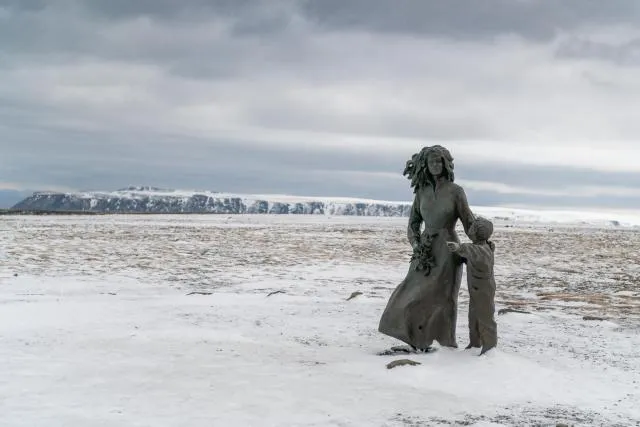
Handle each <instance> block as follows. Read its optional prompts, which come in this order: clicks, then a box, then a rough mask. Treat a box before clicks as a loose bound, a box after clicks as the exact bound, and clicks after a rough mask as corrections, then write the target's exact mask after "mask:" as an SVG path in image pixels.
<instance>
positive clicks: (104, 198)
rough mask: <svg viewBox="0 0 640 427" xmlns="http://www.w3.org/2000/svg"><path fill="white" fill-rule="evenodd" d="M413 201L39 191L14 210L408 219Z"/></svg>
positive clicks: (142, 190) (144, 190)
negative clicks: (402, 217)
mask: <svg viewBox="0 0 640 427" xmlns="http://www.w3.org/2000/svg"><path fill="white" fill-rule="evenodd" d="M410 207H411V204H410V202H387V201H378V200H366V199H348V198H335V197H334V198H314V197H297V196H285V195H242V194H230V193H218V192H210V191H179V190H165V189H160V188H155V187H128V188H124V189H121V190H117V191H112V192H97V191H96V192H94V191H91V192H78V193H55V192H36V193H34V194H33V195H32V196H30V197H28V198H26V199H25V200H23V201H21V202H20V203H18V204H16V205H15V206H14V207H13V209H18V210H29V211H34V210H38V211H66V212H77V211H82V212H100V213H156V214H161V213H212V214H320V215H357V216H408V215H409V209H410Z"/></svg>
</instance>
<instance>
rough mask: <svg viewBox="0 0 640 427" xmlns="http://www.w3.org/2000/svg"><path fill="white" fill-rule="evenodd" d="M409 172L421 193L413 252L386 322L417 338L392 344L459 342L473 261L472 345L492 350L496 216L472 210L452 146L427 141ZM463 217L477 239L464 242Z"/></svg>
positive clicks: (421, 347) (413, 216)
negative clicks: (462, 299) (459, 229)
mask: <svg viewBox="0 0 640 427" xmlns="http://www.w3.org/2000/svg"><path fill="white" fill-rule="evenodd" d="M404 175H406V176H407V177H408V178H409V179H410V180H411V186H412V187H413V188H414V193H415V197H414V201H413V205H412V207H411V213H410V216H409V227H408V238H409V243H410V244H411V247H412V248H413V256H412V257H411V264H410V266H409V271H408V273H407V275H406V277H405V279H404V280H403V281H402V282H401V283H400V285H398V287H397V288H396V289H395V291H394V292H393V294H392V295H391V297H390V298H389V302H388V303H387V307H386V309H385V310H384V313H383V314H382V318H381V319H380V325H379V327H378V330H379V331H380V332H382V333H383V334H385V335H388V336H391V337H393V338H396V339H399V340H400V341H403V342H405V343H406V344H408V345H409V346H410V348H405V347H393V348H392V352H395V351H406V352H428V351H430V350H432V344H433V342H434V341H437V342H438V343H439V344H440V345H441V346H443V347H451V348H457V347H458V344H457V343H456V320H457V313H458V292H459V291H460V283H461V280H462V264H463V263H465V264H466V266H467V282H468V288H469V296H470V301H469V345H468V346H467V347H466V349H471V348H481V352H480V354H481V355H482V354H485V353H486V352H487V351H489V350H491V349H492V348H494V347H495V346H496V344H497V326H496V322H495V320H494V311H495V304H494V296H495V289H496V284H495V280H494V276H493V262H494V261H493V253H494V250H495V246H494V244H493V243H492V242H491V241H489V238H490V237H491V234H492V232H493V224H492V223H491V222H490V221H488V220H486V219H484V218H481V217H475V216H474V215H473V213H472V212H471V209H470V208H469V204H468V203H467V197H466V195H465V192H464V190H463V189H462V187H460V186H459V185H457V184H454V182H453V181H454V173H453V157H452V156H451V153H450V152H449V151H448V150H447V149H446V148H444V147H442V146H439V145H434V146H430V147H424V148H423V149H422V150H421V151H420V152H419V153H416V154H414V155H413V156H412V158H411V159H410V160H409V161H408V162H407V166H406V168H405V171H404ZM458 220H460V221H461V223H462V226H463V227H464V231H465V233H466V234H467V236H468V237H469V239H470V240H471V241H472V243H460V240H459V238H458V235H457V234H456V231H455V226H456V223H457V221H458ZM423 225H424V229H423V230H421V229H422V226H423Z"/></svg>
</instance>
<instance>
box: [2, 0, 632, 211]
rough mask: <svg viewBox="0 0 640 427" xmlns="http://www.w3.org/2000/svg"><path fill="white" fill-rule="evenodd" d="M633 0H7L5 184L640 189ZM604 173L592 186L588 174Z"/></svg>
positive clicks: (337, 190) (592, 193) (475, 196)
mask: <svg viewBox="0 0 640 427" xmlns="http://www.w3.org/2000/svg"><path fill="white" fill-rule="evenodd" d="M639 18H640V5H638V3H637V2H636V1H635V0H628V1H610V2H606V4H605V3H603V2H601V1H595V0H579V1H578V0H568V1H564V2H546V1H541V0H540V1H536V0H517V1H513V0H487V1H483V2H476V1H470V0H467V1H463V0H451V1H448V2H440V1H423V0H412V1H410V0H398V1H397V2H394V4H393V7H390V4H389V2H383V1H380V0H367V1H365V0H350V1H337V0H336V1H334V0H306V1H302V0H301V1H294V0H288V1H266V0H265V1H258V0H225V1H205V0H189V1H183V2H176V1H172V0H153V1H151V0H147V1H141V0H138V1H135V2H132V1H128V0H127V1H125V0H111V1H108V2H105V1H98V0H95V1H91V0H90V1H87V0H85V1H80V0H77V1H72V0H61V1H57V2H48V1H44V0H42V1H32V0H14V1H6V0H4V1H3V0H0V101H1V102H0V152H2V156H0V182H4V183H5V184H3V185H4V187H5V188H30V189H31V188H69V189H87V188H91V189H112V188H116V187H122V186H125V185H128V184H146V185H157V186H165V187H188V188H206V189H212V190H221V191H238V192H263V193H264V192H277V193H293V194H308V195H336V196H359V197H371V198H382V199H400V200H402V199H408V198H410V197H411V193H410V190H409V188H408V185H407V182H406V180H404V178H403V177H402V176H401V175H400V174H401V171H402V169H403V167H404V162H405V160H406V159H407V158H408V157H409V156H410V155H411V154H412V153H413V152H415V151H417V150H419V149H420V147H422V146H424V145H430V144H434V143H438V144H443V145H446V146H447V147H448V148H450V150H451V151H452V152H453V155H454V157H455V158H456V169H457V174H456V175H457V176H458V177H459V178H460V180H461V183H465V188H468V193H469V198H470V199H471V201H472V203H476V204H510V203H511V204H553V205H559V204H570V205H583V206H584V205H593V206H600V205H605V206H609V205H611V204H613V205H615V206H627V207H636V208H637V207H640V197H638V193H637V191H636V190H635V189H636V188H638V184H640V161H638V160H640V145H638V144H637V143H636V138H637V136H638V135H640V124H638V121H637V119H636V117H635V116H636V111H637V110H638V107H639V106H640V105H639V103H640V102H639V101H638V99H640V96H639V95H640V74H638V69H637V67H638V65H639V64H640V62H638V61H640V47H639V46H640V42H639V40H640V28H638V22H640V19H639ZM596 190H597V191H596Z"/></svg>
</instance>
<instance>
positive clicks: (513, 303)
mask: <svg viewBox="0 0 640 427" xmlns="http://www.w3.org/2000/svg"><path fill="white" fill-rule="evenodd" d="M406 223H407V219H406V218H365V217H335V218H329V217H324V216H322V217H315V216H234V217H226V216H98V217H96V216H90V217H78V216H73V217H66V216H56V217H27V216H24V217H18V216H5V217H0V361H2V367H1V368H0V425H1V426H29V427H35V426H47V427H50V426H51V427H54V426H55V427H57V426H65V427H67V426H83V427H84V426H439V425H442V426H445V425H469V426H499V425H507V426H511V425H517V426H527V425H551V426H555V425H557V424H566V425H576V426H578V425H580V426H582V425H585V426H586V425H589V426H591V425H594V426H600V425H602V426H637V425H640V229H639V228H638V227H635V228H633V227H628V228H625V227H604V226H603V227H596V226H589V225H588V224H587V225H585V224H571V223H565V224H558V223H556V224H548V223H518V222H515V223H514V222H513V221H505V222H500V221H497V223H496V224H497V228H496V233H495V236H494V239H493V240H494V241H495V243H496V246H497V255H496V261H497V265H496V279H497V283H498V293H497V309H498V310H504V309H514V310H516V311H517V312H513V311H510V312H507V313H504V314H501V315H499V316H497V322H498V328H499V330H498V333H499V340H500V341H499V348H498V349H496V350H495V351H493V352H490V353H489V354H488V355H487V356H486V357H477V356H476V354H477V351H475V350H474V351H464V350H462V348H463V347H464V346H465V345H466V344H467V339H466V336H467V331H466V324H467V322H466V315H467V301H468V298H467V292H466V290H465V284H464V283H463V290H462V292H461V294H460V311H459V318H458V344H459V345H460V349H459V350H449V349H439V350H438V351H436V352H435V353H433V354H423V355H412V356H410V357H409V358H410V359H411V360H414V361H416V362H419V363H421V364H420V365H418V366H402V367H397V368H394V369H387V368H386V364H387V363H389V362H391V361H393V360H396V359H398V358H405V357H407V356H404V357H403V356H398V357H394V356H378V355H376V353H377V352H379V351H381V350H385V349H387V348H389V347H390V346H392V345H396V344H398V342H396V341H394V340H393V339H391V338H388V337H385V336H383V335H381V334H379V333H378V332H377V324H378V320H379V317H380V315H381V313H382V310H383V309H384V306H385V304H386V301H387V299H388V297H389V295H390V293H391V291H392V290H393V288H394V287H395V286H396V285H397V284H398V283H399V282H400V281H401V280H402V278H403V277H404V275H405V274H406V269H407V267H408V259H409V246H408V244H407V243H406V237H405V230H406ZM277 291H279V292H278V293H275V294H272V295H270V294H271V293H273V292H277ZM355 291H359V292H362V294H361V295H359V296H357V297H355V298H353V299H351V300H349V301H347V299H348V297H349V296H350V295H351V294H352V293H353V292H355ZM269 295H270V296H269ZM585 316H586V317H585ZM590 319H591V320H590ZM593 319H595V320H593ZM603 319H604V320H603Z"/></svg>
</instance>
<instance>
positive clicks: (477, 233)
mask: <svg viewBox="0 0 640 427" xmlns="http://www.w3.org/2000/svg"><path fill="white" fill-rule="evenodd" d="M491 234H493V223H492V222H491V221H489V220H488V219H486V218H482V217H476V219H475V220H474V221H473V223H472V224H471V228H469V238H470V239H471V240H472V241H473V242H474V243H475V242H482V241H485V240H489V237H491Z"/></svg>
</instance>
